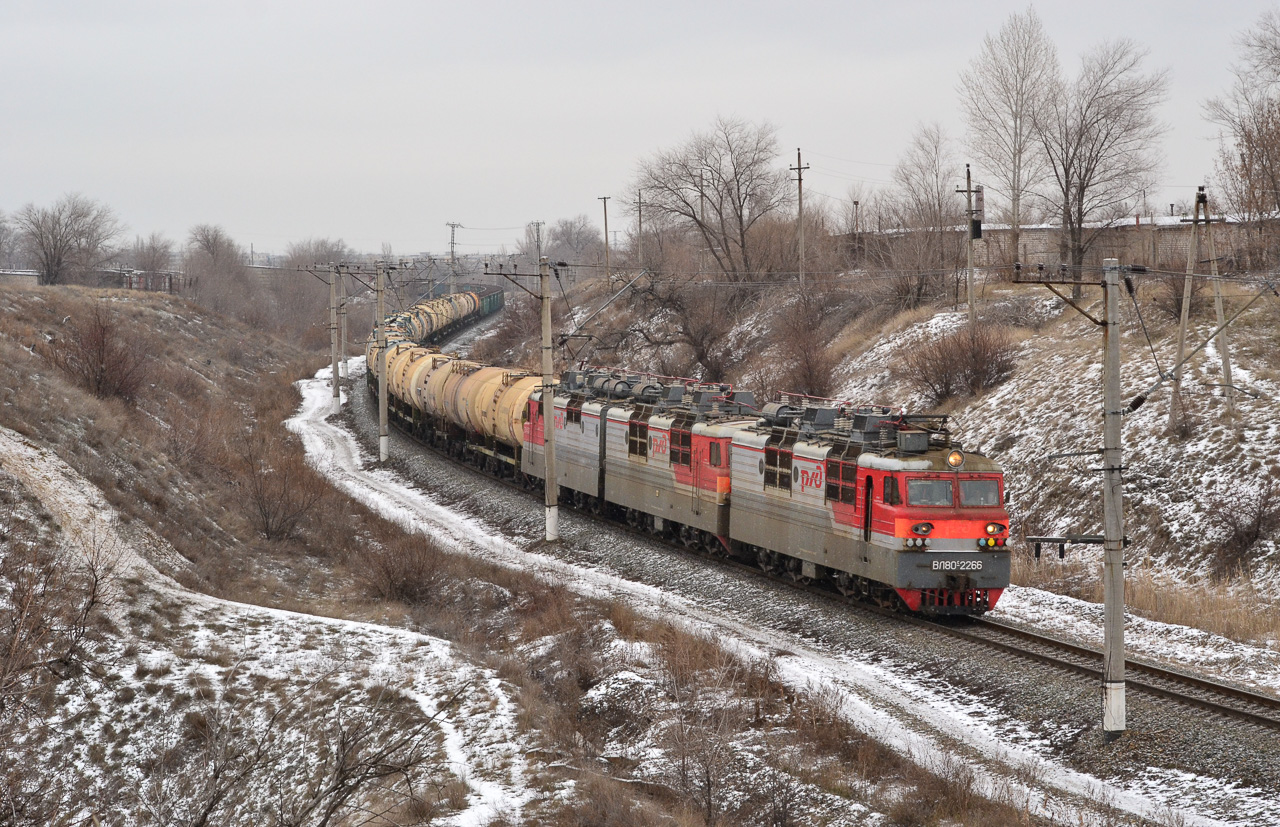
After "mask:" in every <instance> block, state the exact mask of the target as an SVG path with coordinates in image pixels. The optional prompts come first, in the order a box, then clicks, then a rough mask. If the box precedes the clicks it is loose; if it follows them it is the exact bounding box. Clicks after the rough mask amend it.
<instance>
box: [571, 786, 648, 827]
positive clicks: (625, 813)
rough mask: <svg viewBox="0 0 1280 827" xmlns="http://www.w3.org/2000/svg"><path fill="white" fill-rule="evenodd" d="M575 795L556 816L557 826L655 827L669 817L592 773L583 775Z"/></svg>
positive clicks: (625, 790)
mask: <svg viewBox="0 0 1280 827" xmlns="http://www.w3.org/2000/svg"><path fill="white" fill-rule="evenodd" d="M575 792H576V795H575V796H574V800H573V801H572V802H571V803H569V804H568V805H567V806H566V807H565V808H564V809H563V810H562V811H561V812H560V813H559V814H557V815H558V817H557V819H556V821H555V824H556V825H558V827H657V826H658V825H669V824H671V818H670V817H669V816H667V815H665V814H664V813H662V812H661V811H660V810H658V809H657V808H655V807H654V806H653V805H651V804H647V803H642V802H640V801H637V800H636V797H635V793H634V792H633V791H632V790H629V789H627V788H626V787H625V786H624V785H623V784H621V783H619V782H618V781H615V780H613V779H610V778H605V777H602V776H599V775H595V774H592V773H585V774H583V776H582V778H581V779H580V780H579V781H578V783H577V784H576V786H575Z"/></svg>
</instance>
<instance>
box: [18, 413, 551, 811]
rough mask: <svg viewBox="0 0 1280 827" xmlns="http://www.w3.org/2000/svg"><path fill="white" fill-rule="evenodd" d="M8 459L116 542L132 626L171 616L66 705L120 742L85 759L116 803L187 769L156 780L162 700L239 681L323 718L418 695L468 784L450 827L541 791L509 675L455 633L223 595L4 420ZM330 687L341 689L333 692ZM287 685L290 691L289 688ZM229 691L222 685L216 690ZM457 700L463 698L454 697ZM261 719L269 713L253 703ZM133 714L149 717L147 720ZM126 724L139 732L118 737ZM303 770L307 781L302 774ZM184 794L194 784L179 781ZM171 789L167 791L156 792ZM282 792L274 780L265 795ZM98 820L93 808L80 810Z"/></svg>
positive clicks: (86, 769) (119, 608)
mask: <svg viewBox="0 0 1280 827" xmlns="http://www.w3.org/2000/svg"><path fill="white" fill-rule="evenodd" d="M0 466H3V468H4V469H5V471H6V472H8V473H9V474H12V475H13V476H15V477H16V478H17V479H18V480H19V481H20V482H21V483H22V484H23V485H24V486H25V487H26V488H27V489H28V490H29V491H31V492H32V493H33V494H34V495H35V496H36V497H37V498H38V499H39V500H40V502H41V503H42V504H43V505H44V507H45V509H46V510H47V511H48V512H49V513H50V514H51V515H52V516H53V518H54V520H55V521H56V523H57V524H58V526H60V527H61V530H62V534H63V536H64V537H65V538H66V539H67V541H68V545H69V547H70V548H72V549H74V550H78V551H79V552H81V553H85V554H88V553H94V552H95V551H100V550H103V549H106V550H107V552H108V553H109V554H110V555H111V556H112V557H113V558H114V566H115V584H116V593H115V594H114V595H113V600H112V603H111V605H110V607H109V612H110V614H112V616H113V617H114V618H115V619H116V621H117V625H118V626H119V627H121V628H128V627H129V626H130V620H131V616H132V617H144V618H149V619H150V622H151V623H153V624H158V623H163V629H162V630H161V633H160V634H157V635H154V636H146V637H143V638H142V639H140V640H134V641H129V642H127V643H126V642H125V641H123V640H122V641H119V642H118V644H117V645H116V646H115V647H114V648H115V651H113V652H110V653H108V658H107V659H108V661H110V662H112V663H113V664H115V665H116V666H117V668H118V667H121V666H123V665H126V664H128V663H129V662H130V661H132V662H133V663H134V664H135V668H134V669H132V670H128V669H119V671H118V677H117V679H116V680H114V681H113V682H112V683H111V685H110V686H109V687H105V686H103V687H97V688H96V689H94V688H90V690H89V692H88V694H86V695H84V696H83V697H80V698H78V699H76V700H75V701H73V702H72V703H70V704H69V705H67V706H65V707H64V708H63V709H62V711H61V712H60V715H61V716H62V717H63V718H64V720H63V721H62V722H61V723H60V724H58V725H57V728H58V729H59V730H60V731H61V733H62V735H63V736H65V738H66V739H67V741H68V742H69V743H75V744H80V745H82V746H80V747H76V749H84V747H83V745H85V744H90V745H92V744H97V745H108V744H111V743H112V742H113V741H116V742H117V743H116V749H113V750H111V751H110V754H109V756H108V757H106V758H101V759H97V761H98V762H106V764H105V766H103V765H100V763H95V760H94V759H91V758H90V757H89V756H90V751H88V750H86V751H85V755H84V756H82V758H81V764H82V770H83V775H84V778H85V779H87V780H86V782H85V783H90V784H96V785H100V786H101V787H102V797H103V800H110V798H109V795H110V794H111V792H112V789H111V788H113V787H124V786H136V787H139V788H141V787H143V786H144V785H147V784H151V785H153V786H154V787H155V789H156V790H157V791H160V790H161V789H162V788H164V787H165V785H166V784H171V785H176V784H179V783H180V782H179V780H178V779H164V778H157V777H155V776H152V777H150V778H148V777H147V774H146V773H144V772H143V770H142V767H143V766H144V765H145V764H146V763H147V761H148V757H149V756H151V755H154V754H157V753H158V752H159V751H163V750H164V749H165V748H166V747H167V746H168V745H169V743H168V742H170V741H176V739H177V738H178V737H179V736H178V735H177V734H176V733H177V731H178V729H177V728H172V729H170V728H166V727H165V726H162V725H157V724H156V719H157V717H160V718H161V720H164V716H165V714H166V713H167V712H168V711H169V709H167V708H166V707H165V706H164V701H163V699H165V698H173V697H174V696H179V697H181V696H182V695H183V694H184V693H186V694H190V693H192V692H193V690H194V692H195V693H196V694H198V695H204V694H205V693H206V691H210V690H212V689H213V688H214V687H218V689H217V690H216V692H220V693H222V695H226V696H227V697H230V696H229V695H227V693H229V692H232V691H237V692H239V693H240V694H241V695H242V696H252V695H258V696H262V695H264V693H263V691H262V690H263V687H272V690H271V692H269V693H265V694H266V695H267V696H268V700H272V699H278V697H279V695H280V694H281V693H283V694H284V695H285V696H287V697H295V698H298V697H306V696H307V695H310V696H311V698H312V701H311V703H313V704H315V703H318V704H321V705H322V704H323V703H324V702H325V699H327V698H333V699H335V701H334V702H333V703H332V708H331V709H329V710H320V711H319V713H318V715H319V717H320V718H321V719H322V720H327V719H330V718H333V717H334V716H337V715H340V714H341V713H342V711H343V707H344V706H345V707H346V712H347V714H350V712H351V708H353V706H354V704H353V698H355V697H356V696H350V697H349V695H350V692H351V691H352V690H360V691H362V692H368V691H370V690H373V689H378V688H380V687H389V688H390V690H392V691H393V692H394V693H395V694H396V695H397V696H399V697H407V698H410V699H412V701H413V702H415V703H416V704H417V705H418V706H419V708H420V709H421V710H422V712H423V713H424V714H425V715H426V716H436V719H435V726H436V727H437V728H438V730H439V732H440V733H441V736H442V738H441V741H442V753H443V755H442V756H441V759H442V760H441V764H442V768H445V769H447V771H448V773H450V774H452V775H453V776H455V777H456V778H459V779H461V780H462V781H464V782H465V784H466V788H465V789H466V790H467V792H466V795H465V797H464V798H463V802H462V808H461V810H460V811H459V812H456V813H454V814H453V815H452V816H450V817H449V818H447V819H443V820H441V821H439V822H435V823H441V824H450V825H456V827H473V826H474V827H478V825H484V824H487V823H489V822H490V821H491V820H492V819H493V818H494V817H496V816H498V815H500V814H501V815H506V816H509V817H512V818H514V819H516V820H518V818H519V814H520V812H521V809H522V807H523V806H524V805H525V803H526V802H527V801H528V800H529V799H530V797H531V795H532V793H531V791H530V790H529V789H528V788H527V787H526V785H525V778H524V776H525V772H524V770H525V761H524V758H523V754H524V752H525V750H526V749H527V745H523V744H522V737H521V736H520V735H519V733H518V728H517V726H516V721H515V707H514V704H513V703H512V701H511V698H510V696H509V694H508V692H507V687H505V686H504V684H503V682H502V681H500V680H499V679H498V677H497V676H496V675H495V674H494V673H493V672H492V671H491V670H488V669H484V668H480V667H477V666H475V665H473V664H471V663H469V662H468V661H467V660H466V659H465V658H462V657H460V656H459V655H458V654H457V653H456V652H455V651H454V649H453V647H452V645H451V644H450V643H448V642H447V641H443V640H439V639H436V638H432V637H428V636H424V635H420V634H416V633H413V632H409V631H405V630H401V629H395V628H390V627H387V626H381V625H376V624H371V623H359V622H353V621H348V620H341V619H335V618H327V617H320V616H315V615H304V614H298V613H294V612H287V611H280V610H274V609H268V608H263V607H261V606H252V605H246V604H242V603H235V602H232V601H227V600H219V599H216V598H213V597H209V596H207V595H203V594H199V593H196V592H192V591H190V590H187V589H184V588H182V587H181V586H179V585H178V584H177V583H176V582H175V581H174V580H173V579H172V578H170V577H168V576H166V575H164V574H161V573H160V571H158V570H157V568H156V565H154V564H153V563H158V564H159V565H160V566H161V567H164V568H167V569H169V570H173V569H176V568H181V566H182V565H183V561H182V558H181V557H179V556H178V555H177V554H176V553H175V552H173V550H172V549H170V548H169V547H168V546H167V545H166V544H165V543H164V542H163V541H161V540H159V539H158V538H156V537H154V535H151V536H150V537H149V538H148V541H147V542H142V543H140V542H138V537H137V535H136V531H137V526H136V525H134V526H130V527H129V529H128V530H127V531H126V530H124V529H123V527H122V526H121V524H120V522H119V520H118V518H117V516H116V514H115V513H114V511H113V509H112V508H111V506H110V505H109V504H108V503H107V502H106V500H105V499H104V498H103V497H102V495H101V493H100V492H99V491H98V489H97V488H95V487H94V486H93V485H91V484H90V483H88V482H87V481H86V480H85V479H84V478H82V477H81V476H80V475H79V474H77V473H76V472H75V471H74V470H73V469H72V468H70V467H69V466H68V465H66V463H64V462H62V460H60V459H59V458H58V457H57V456H56V455H55V454H53V452H51V451H49V450H47V449H44V448H41V447H38V446H36V445H35V444H33V443H32V442H30V441H29V440H27V439H26V438H24V437H22V436H20V435H19V434H16V433H14V432H13V431H10V430H7V429H0ZM318 684H326V685H329V686H330V688H329V690H328V691H327V693H325V694H323V695H322V694H321V693H320V692H317V691H316V686H317V685H318ZM284 687H288V688H287V689H286V688H284ZM215 694H216V693H215ZM451 701H453V703H450V702H451ZM249 714H250V715H252V716H253V717H254V719H255V722H256V723H257V724H259V725H261V723H262V722H261V720H259V719H260V717H261V716H260V711H259V710H254V711H252V712H251V713H249ZM134 721H146V722H147V723H146V725H144V726H134V724H133V722H134ZM119 733H129V736H128V738H127V739H124V740H118V734H119ZM296 780H297V778H296V777H295V781H296ZM172 789H173V790H178V789H181V790H183V791H184V792H182V793H178V792H173V793H172V794H173V795H174V796H175V797H179V796H180V795H186V794H188V788H185V787H182V788H179V787H173V788H172ZM155 794H156V795H160V792H156V793H155ZM271 800H272V794H271V793H270V792H269V791H268V790H266V789H263V790H261V791H260V801H261V802H262V803H263V804H264V805H265V804H266V803H267V802H269V801H271ZM80 818H82V819H85V820H86V821H87V814H80Z"/></svg>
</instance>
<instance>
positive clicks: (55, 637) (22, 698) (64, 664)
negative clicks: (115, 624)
mask: <svg viewBox="0 0 1280 827" xmlns="http://www.w3.org/2000/svg"><path fill="white" fill-rule="evenodd" d="M86 551H87V553H86V555H85V556H83V557H81V556H80V555H79V554H78V553H77V552H74V551H72V550H71V549H70V548H68V547H66V546H53V547H51V546H49V545H47V544H43V543H15V544H13V545H11V546H10V548H9V549H8V550H7V552H6V553H5V554H4V555H3V556H0V587H2V588H3V591H4V593H5V600H4V604H3V607H2V608H0V651H3V652H4V653H5V656H4V658H0V722H3V720H4V719H5V717H6V716H8V715H12V714H25V713H29V712H32V711H34V709H35V707H36V706H37V705H38V703H37V701H36V699H37V698H38V697H39V696H40V695H41V694H42V692H43V690H44V689H46V688H48V687H51V686H52V685H54V684H56V683H58V682H60V681H63V680H66V679H68V678H72V677H76V676H79V675H81V674H83V673H84V672H85V671H86V670H87V669H88V668H89V667H91V666H92V665H93V663H94V662H95V654H94V653H95V648H96V647H95V646H94V641H95V639H96V638H97V632H96V624H97V622H98V617H99V615H100V614H101V611H102V607H103V603H104V600H105V594H106V591H107V589H108V584H109V583H110V581H111V578H112V573H113V569H114V559H113V558H112V557H111V555H110V554H109V553H108V552H109V550H108V549H106V548H90V549H87V550H86Z"/></svg>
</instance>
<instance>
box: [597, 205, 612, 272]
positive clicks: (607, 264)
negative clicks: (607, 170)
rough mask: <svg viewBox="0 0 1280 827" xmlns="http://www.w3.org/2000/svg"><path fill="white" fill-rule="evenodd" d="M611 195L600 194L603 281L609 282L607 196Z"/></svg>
mask: <svg viewBox="0 0 1280 827" xmlns="http://www.w3.org/2000/svg"><path fill="white" fill-rule="evenodd" d="M610 197H611V196H608V195H602V196H600V203H602V204H604V283H605V284H609V283H610V281H611V276H612V275H613V271H612V270H611V269H610V267H609V198H610Z"/></svg>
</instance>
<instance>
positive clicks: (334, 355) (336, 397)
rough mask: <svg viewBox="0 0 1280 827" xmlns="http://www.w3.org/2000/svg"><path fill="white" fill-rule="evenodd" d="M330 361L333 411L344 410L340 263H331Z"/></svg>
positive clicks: (339, 411)
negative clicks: (340, 364) (340, 360)
mask: <svg viewBox="0 0 1280 827" xmlns="http://www.w3.org/2000/svg"><path fill="white" fill-rule="evenodd" d="M329 361H331V362H332V363H333V405H332V412H333V413H335V414H337V413H341V412H342V390H341V388H342V381H341V378H340V377H339V376H338V265H336V264H330V265H329Z"/></svg>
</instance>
